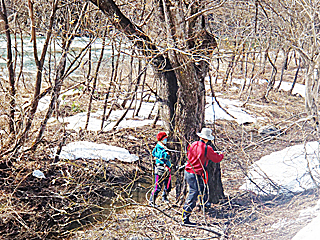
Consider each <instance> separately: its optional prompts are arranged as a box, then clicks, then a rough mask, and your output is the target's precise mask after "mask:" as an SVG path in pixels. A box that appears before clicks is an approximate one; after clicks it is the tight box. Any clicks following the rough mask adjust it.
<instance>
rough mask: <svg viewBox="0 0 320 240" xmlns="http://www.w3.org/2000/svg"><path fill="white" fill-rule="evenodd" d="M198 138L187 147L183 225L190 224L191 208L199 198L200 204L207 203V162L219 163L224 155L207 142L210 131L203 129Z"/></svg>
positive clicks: (210, 137) (209, 138) (210, 135)
mask: <svg viewBox="0 0 320 240" xmlns="http://www.w3.org/2000/svg"><path fill="white" fill-rule="evenodd" d="M197 135H198V136H199V137H200V140H199V141H195V142H193V143H192V144H191V145H190V146H189V147H188V152H187V157H188V159H187V164H186V166H185V174H184V177H185V180H186V182H187V183H188V186H189V193H188V196H187V198H186V201H185V204H184V206H183V212H182V221H183V224H191V225H194V223H192V222H190V219H189V218H190V216H191V212H192V210H193V208H194V207H195V206H196V203H197V199H198V198H199V200H200V204H201V205H204V204H205V203H206V202H207V198H208V194H207V192H206V191H205V184H206V183H207V177H208V176H207V174H206V171H205V170H206V166H207V165H208V161H209V160H210V161H212V162H215V163H219V162H221V160H222V159H223V157H224V155H223V154H218V153H216V152H215V151H214V150H213V148H212V146H210V145H209V141H211V140H213V139H214V137H213V136H212V130H211V129H209V128H203V129H202V130H201V133H197Z"/></svg>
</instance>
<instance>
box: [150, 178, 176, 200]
mask: <svg viewBox="0 0 320 240" xmlns="http://www.w3.org/2000/svg"><path fill="white" fill-rule="evenodd" d="M162 188H163V192H162V198H163V199H166V198H167V195H168V193H169V192H170V191H171V175H170V174H169V176H167V177H164V176H159V175H157V174H156V175H155V185H154V190H153V191H152V193H151V197H150V200H149V201H150V202H152V203H155V202H156V199H157V197H158V195H159V193H160V192H161V189H162Z"/></svg>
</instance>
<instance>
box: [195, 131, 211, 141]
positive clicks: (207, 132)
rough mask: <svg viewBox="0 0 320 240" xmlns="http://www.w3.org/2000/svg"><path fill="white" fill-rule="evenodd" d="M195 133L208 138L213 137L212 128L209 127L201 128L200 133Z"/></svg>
mask: <svg viewBox="0 0 320 240" xmlns="http://www.w3.org/2000/svg"><path fill="white" fill-rule="evenodd" d="M197 135H198V136H199V137H201V138H204V139H208V140H213V139H214V136H212V130H211V129H210V128H202V130H201V133H197Z"/></svg>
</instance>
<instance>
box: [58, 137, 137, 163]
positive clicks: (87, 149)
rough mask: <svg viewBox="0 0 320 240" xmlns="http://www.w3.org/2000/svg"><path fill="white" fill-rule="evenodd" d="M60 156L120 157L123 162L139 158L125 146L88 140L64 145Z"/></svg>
mask: <svg viewBox="0 0 320 240" xmlns="http://www.w3.org/2000/svg"><path fill="white" fill-rule="evenodd" d="M60 158H62V159H70V160H75V159H79V158H84V159H102V160H106V161H109V160H114V159H118V160H120V161H123V162H135V161H137V160H138V159H139V157H138V156H136V155H133V154H130V153H129V151H128V150H126V149H124V148H120V147H115V146H109V145H106V144H97V143H93V142H87V141H80V142H72V143H69V144H67V145H66V146H64V147H62V151H61V153H60Z"/></svg>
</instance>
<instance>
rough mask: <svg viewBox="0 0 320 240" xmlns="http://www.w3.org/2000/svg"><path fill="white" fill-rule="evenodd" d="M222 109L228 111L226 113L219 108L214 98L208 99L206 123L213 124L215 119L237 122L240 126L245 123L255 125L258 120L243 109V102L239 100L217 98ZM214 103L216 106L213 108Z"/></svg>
mask: <svg viewBox="0 0 320 240" xmlns="http://www.w3.org/2000/svg"><path fill="white" fill-rule="evenodd" d="M217 100H218V102H219V103H220V105H221V107H222V108H223V109H224V110H226V111H227V112H228V113H229V114H228V113H226V111H224V110H223V109H222V108H220V107H219V105H218V104H217V102H216V101H215V100H214V99H213V98H212V97H207V98H206V101H207V105H206V111H205V117H206V121H207V122H210V123H213V122H214V119H216V120H217V119H225V120H235V121H236V122H237V123H238V124H243V123H255V122H256V121H257V118H255V117H252V116H251V115H250V114H249V113H247V112H245V111H244V110H242V109H241V107H240V106H241V105H242V102H240V101H237V100H229V99H223V98H217ZM212 101H213V102H214V105H213V106H212Z"/></svg>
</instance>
